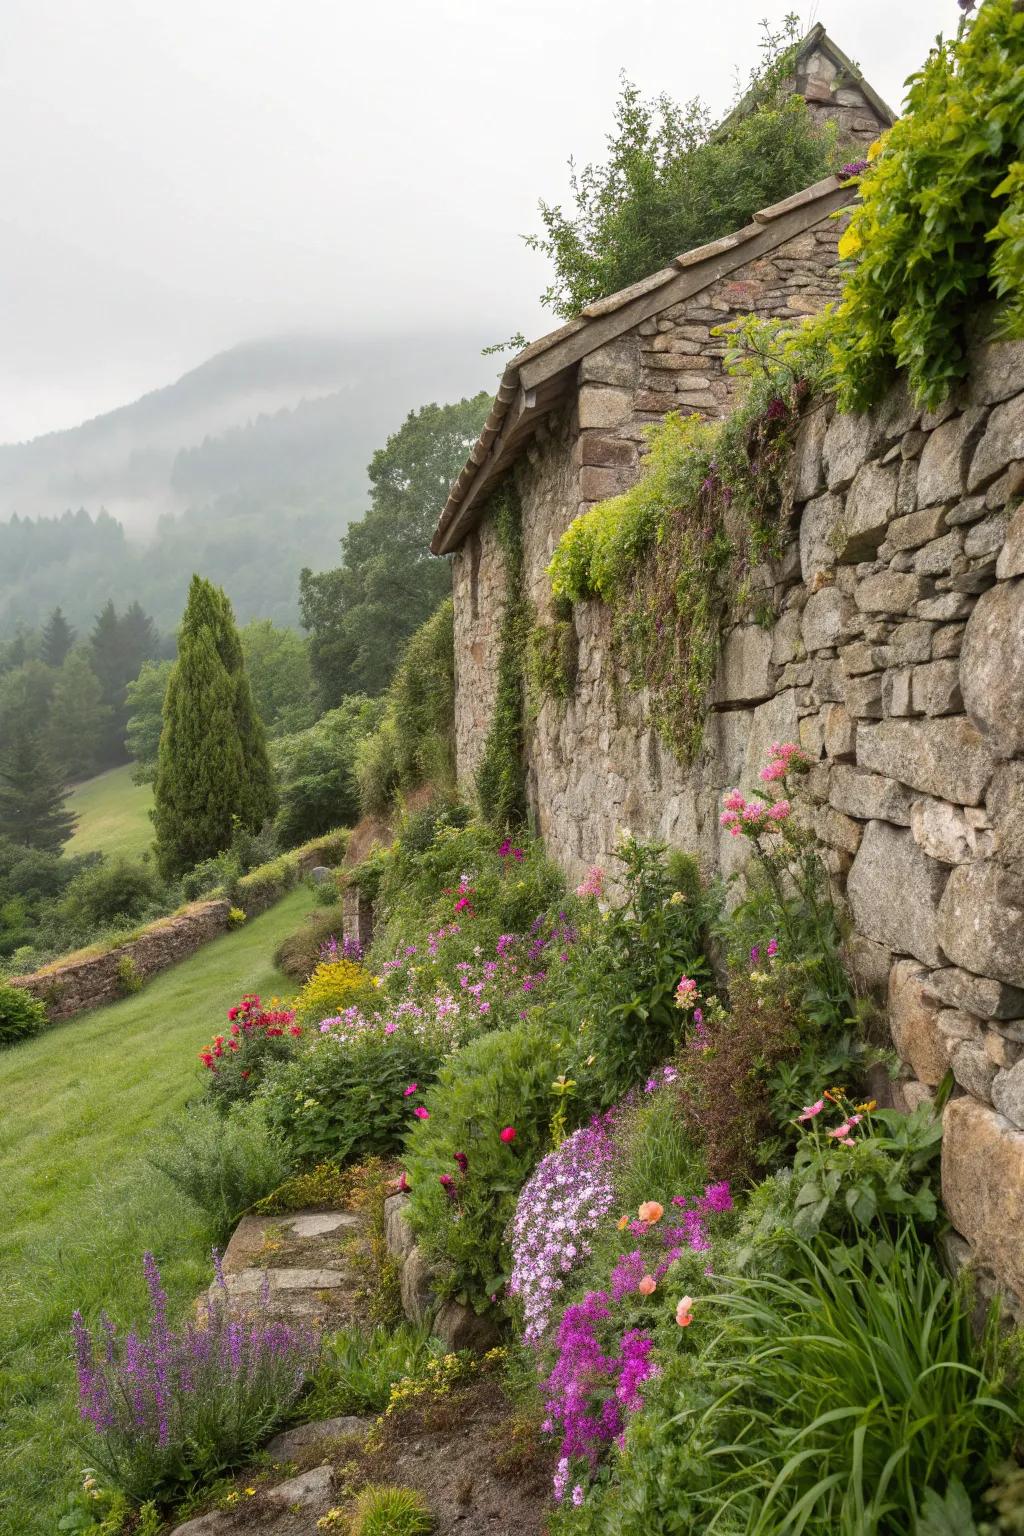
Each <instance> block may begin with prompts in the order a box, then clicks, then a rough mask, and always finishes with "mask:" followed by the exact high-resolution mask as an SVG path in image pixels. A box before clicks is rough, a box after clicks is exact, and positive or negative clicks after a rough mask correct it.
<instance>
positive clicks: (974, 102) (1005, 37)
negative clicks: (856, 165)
mask: <svg viewBox="0 0 1024 1536" xmlns="http://www.w3.org/2000/svg"><path fill="white" fill-rule="evenodd" d="M875 151H876V152H875V153H874V154H873V158H872V160H871V164H870V165H869V167H868V169H867V170H866V171H865V173H864V175H863V176H862V177H861V179H860V189H859V190H860V199H861V200H860V204H859V206H858V207H857V208H856V209H855V210H854V213H853V217H852V219H851V221H850V225H849V228H848V229H847V231H846V233H845V234H844V235H843V237H842V239H841V241H840V243H839V254H840V256H843V257H852V258H856V263H857V264H856V266H855V267H854V268H853V270H852V272H851V273H850V275H849V277H848V279H847V282H846V286H845V290H844V293H843V298H842V301H841V303H840V305H839V307H838V309H837V310H835V311H834V312H833V313H831V314H826V316H824V317H823V319H822V320H821V321H820V322H818V323H819V326H820V327H821V329H822V331H823V334H824V335H825V337H826V338H827V341H828V346H829V352H830V356H831V364H832V378H833V381H834V383H835V386H836V388H837V390H838V394H839V404H840V406H841V408H843V409H845V410H849V409H855V410H864V409H865V407H867V406H869V405H871V404H873V403H874V402H875V401H877V400H878V399H879V398H880V396H881V395H882V394H883V392H884V390H885V388H886V386H887V384H888V383H889V381H890V379H891V377H892V374H893V372H894V370H895V369H897V368H899V369H903V370H905V371H906V373H907V377H908V380H909V383H910V387H911V389H912V390H913V392H914V394H915V396H916V397H917V399H918V401H919V402H920V403H921V404H923V405H925V406H927V407H929V408H934V407H936V406H938V405H940V404H941V403H942V401H943V400H945V398H946V396H947V395H948V394H949V392H950V390H951V389H952V388H953V386H954V385H956V384H957V383H959V381H960V380H961V379H962V378H964V377H965V375H966V372H967V355H968V342H969V339H970V336H971V334H972V328H973V326H974V325H975V324H976V322H977V317H978V315H979V312H984V311H985V310H986V309H987V308H990V307H992V306H994V307H995V309H996V323H997V330H998V332H999V334H1001V335H1004V336H1024V165H1022V155H1024V6H1022V5H1021V4H1020V0H985V3H984V4H983V5H982V6H981V7H980V9H979V11H978V13H977V18H976V19H975V20H973V21H965V22H964V23H963V24H962V26H961V31H960V35H959V36H958V37H957V38H956V39H954V40H953V41H947V42H943V43H940V44H939V45H937V46H936V47H935V48H934V49H933V50H932V52H931V54H930V55H929V57H928V59H927V61H926V62H925V64H924V66H923V67H922V68H921V69H920V70H919V71H918V73H917V74H916V75H914V76H913V77H912V80H911V84H910V92H909V95H908V97H907V110H906V112H905V114H904V116H903V117H901V118H900V120H899V122H897V123H896V124H895V125H894V127H893V128H891V129H890V130H889V132H888V133H887V134H886V135H885V137H884V139H882V140H881V141H880V143H879V145H878V146H875Z"/></svg>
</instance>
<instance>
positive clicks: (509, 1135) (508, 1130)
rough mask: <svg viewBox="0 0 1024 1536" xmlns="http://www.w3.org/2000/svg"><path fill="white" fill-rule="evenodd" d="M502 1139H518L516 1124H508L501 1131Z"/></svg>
mask: <svg viewBox="0 0 1024 1536" xmlns="http://www.w3.org/2000/svg"><path fill="white" fill-rule="evenodd" d="M501 1139H502V1141H515V1139H516V1128H515V1126H514V1125H506V1127H505V1129H504V1130H503V1131H502V1132H501Z"/></svg>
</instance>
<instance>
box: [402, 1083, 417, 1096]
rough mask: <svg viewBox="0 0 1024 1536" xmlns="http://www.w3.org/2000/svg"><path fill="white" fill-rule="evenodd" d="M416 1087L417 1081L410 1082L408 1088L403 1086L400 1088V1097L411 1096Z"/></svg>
mask: <svg viewBox="0 0 1024 1536" xmlns="http://www.w3.org/2000/svg"><path fill="white" fill-rule="evenodd" d="M418 1088H419V1083H410V1084H409V1086H408V1088H403V1089H402V1098H403V1099H408V1098H411V1096H412V1095H413V1094H414V1093H415V1092H416V1090H417V1089H418Z"/></svg>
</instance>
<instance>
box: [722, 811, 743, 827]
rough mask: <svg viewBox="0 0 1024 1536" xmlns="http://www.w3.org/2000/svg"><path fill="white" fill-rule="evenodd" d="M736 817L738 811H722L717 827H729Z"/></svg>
mask: <svg viewBox="0 0 1024 1536" xmlns="http://www.w3.org/2000/svg"><path fill="white" fill-rule="evenodd" d="M738 815H739V812H738V811H723V812H722V814H721V816H719V818H718V825H719V826H720V827H731V826H732V824H733V822H734V821H735V820H736V818H737V816H738Z"/></svg>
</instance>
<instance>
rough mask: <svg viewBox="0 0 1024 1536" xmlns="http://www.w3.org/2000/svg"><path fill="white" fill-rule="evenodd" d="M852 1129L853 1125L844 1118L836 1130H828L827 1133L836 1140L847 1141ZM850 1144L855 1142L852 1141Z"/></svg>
mask: <svg viewBox="0 0 1024 1536" xmlns="http://www.w3.org/2000/svg"><path fill="white" fill-rule="evenodd" d="M852 1129H853V1127H852V1125H851V1124H850V1122H849V1120H844V1121H843V1123H842V1125H837V1126H836V1127H835V1129H834V1130H831V1131H828V1132H826V1134H827V1135H829V1136H831V1137H832V1138H833V1139H834V1140H835V1141H845V1139H846V1138H847V1137H848V1136H849V1134H850V1132H851V1131H852ZM850 1145H851V1146H852V1145H853V1143H852V1142H851V1143H850Z"/></svg>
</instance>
